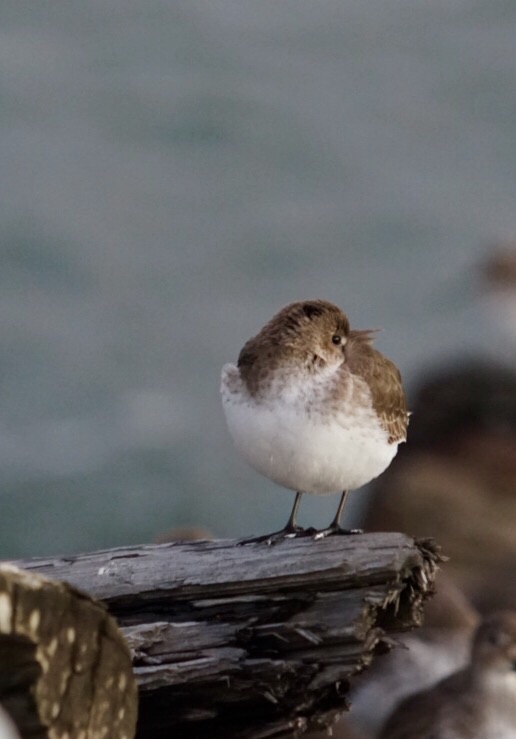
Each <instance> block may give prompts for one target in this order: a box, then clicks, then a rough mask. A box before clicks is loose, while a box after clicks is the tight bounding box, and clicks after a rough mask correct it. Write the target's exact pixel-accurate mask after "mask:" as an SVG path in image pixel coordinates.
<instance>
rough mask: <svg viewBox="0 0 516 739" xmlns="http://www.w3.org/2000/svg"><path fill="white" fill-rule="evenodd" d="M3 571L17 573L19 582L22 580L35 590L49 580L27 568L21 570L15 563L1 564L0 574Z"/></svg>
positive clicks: (11, 573)
mask: <svg viewBox="0 0 516 739" xmlns="http://www.w3.org/2000/svg"><path fill="white" fill-rule="evenodd" d="M2 572H5V573H7V574H10V575H15V576H16V579H17V580H18V582H21V583H22V584H23V585H25V586H27V587H29V588H32V589H33V590H39V589H40V588H42V587H43V585H44V584H48V580H45V578H43V577H39V576H38V575H33V574H32V573H31V572H27V571H26V570H20V568H19V567H16V566H15V565H11V564H3V565H0V574H2Z"/></svg>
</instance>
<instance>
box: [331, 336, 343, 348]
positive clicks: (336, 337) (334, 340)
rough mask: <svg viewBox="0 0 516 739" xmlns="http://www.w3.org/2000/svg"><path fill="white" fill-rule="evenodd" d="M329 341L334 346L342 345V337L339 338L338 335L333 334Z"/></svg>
mask: <svg viewBox="0 0 516 739" xmlns="http://www.w3.org/2000/svg"><path fill="white" fill-rule="evenodd" d="M331 340H332V342H333V343H334V344H335V345H336V346H338V345H339V344H341V343H342V336H339V335H338V334H333V336H332V337H331Z"/></svg>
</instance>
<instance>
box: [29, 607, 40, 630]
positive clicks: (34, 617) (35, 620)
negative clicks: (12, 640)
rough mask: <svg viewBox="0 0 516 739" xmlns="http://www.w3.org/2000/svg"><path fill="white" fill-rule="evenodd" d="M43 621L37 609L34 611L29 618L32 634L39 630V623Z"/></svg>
mask: <svg viewBox="0 0 516 739" xmlns="http://www.w3.org/2000/svg"><path fill="white" fill-rule="evenodd" d="M40 621H41V612H40V611H38V610H37V609H36V610H34V611H32V613H31V614H30V618H29V627H30V630H31V631H32V632H36V631H37V630H38V626H39V622H40Z"/></svg>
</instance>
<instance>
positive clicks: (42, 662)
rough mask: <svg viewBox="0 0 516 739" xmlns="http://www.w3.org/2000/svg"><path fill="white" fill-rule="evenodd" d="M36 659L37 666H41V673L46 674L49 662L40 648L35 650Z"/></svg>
mask: <svg viewBox="0 0 516 739" xmlns="http://www.w3.org/2000/svg"><path fill="white" fill-rule="evenodd" d="M36 658H37V660H38V662H39V664H40V665H41V669H42V670H43V673H45V672H48V668H49V667H50V660H49V659H48V658H47V656H46V654H45V653H44V651H43V648H42V647H38V648H37V650H36Z"/></svg>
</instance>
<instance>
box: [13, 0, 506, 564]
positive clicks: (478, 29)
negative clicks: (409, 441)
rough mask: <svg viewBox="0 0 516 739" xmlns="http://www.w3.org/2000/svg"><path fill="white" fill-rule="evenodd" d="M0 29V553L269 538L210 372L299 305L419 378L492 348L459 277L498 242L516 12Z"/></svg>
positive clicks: (28, 10) (415, 2) (240, 4)
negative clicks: (196, 527)
mask: <svg viewBox="0 0 516 739" xmlns="http://www.w3.org/2000/svg"><path fill="white" fill-rule="evenodd" d="M0 17H1V24H0V100H1V106H0V156H1V162H2V165H1V168H0V556H4V557H11V556H12V557H14V556H29V555H33V554H48V553H58V552H59V553H62V552H73V551H81V550H87V549H93V548H96V547H107V546H115V545H121V544H129V543H135V542H142V541H150V540H152V538H153V537H154V536H155V535H156V534H157V533H158V532H160V531H164V530H166V529H168V528H171V527H173V526H178V525H182V524H187V523H198V524H201V525H203V526H205V527H208V528H209V529H211V530H212V531H213V532H214V534H215V535H217V536H234V535H241V534H247V533H251V532H264V531H268V530H271V529H272V528H278V527H279V526H280V525H281V524H282V523H283V522H284V519H285V518H286V516H287V514H288V510H289V508H290V505H291V502H292V496H291V494H290V493H288V492H284V491H282V490H280V489H278V488H277V487H275V486H274V485H273V484H272V483H269V482H268V481H267V480H264V479H262V478H260V477H259V476H258V475H257V474H256V473H254V472H253V471H252V470H251V469H249V468H247V467H246V466H245V465H244V463H243V462H241V461H240V460H239V459H238V458H237V456H236V454H235V453H234V451H233V448H232V444H231V441H230V439H229V436H228V434H227V432H226V429H225V426H224V421H223V416H222V411H221V408H220V402H219V396H218V385H219V374H220V368H221V366H222V364H223V363H225V362H226V361H234V360H235V359H236V356H237V354H238V351H239V349H240V347H241V345H242V344H243V342H244V341H245V340H246V339H247V338H248V337H249V336H250V335H252V334H253V333H255V332H256V331H257V330H258V328H259V327H260V326H261V325H262V324H263V323H264V322H265V321H266V320H267V319H268V318H269V317H270V316H271V315H272V313H273V312H274V311H276V310H277V309H279V308H280V307H281V306H283V305H284V304H285V303H287V302H289V301H291V300H296V299H301V298H311V297H322V298H326V299H329V300H332V301H334V302H336V303H338V304H339V305H340V306H342V307H343V308H344V309H345V310H346V312H347V313H348V315H349V317H350V319H351V322H352V324H353V325H354V326H355V327H359V328H365V327H382V328H383V329H384V331H383V332H382V333H381V334H380V336H379V339H378V346H379V348H380V349H382V350H383V351H385V352H386V353H387V354H388V355H389V356H391V357H392V358H393V359H395V360H396V362H397V363H398V365H399V366H400V368H401V369H402V372H403V374H404V376H405V377H406V378H407V383H408V386H409V387H413V386H414V382H415V381H416V380H417V378H419V377H421V375H422V374H423V373H424V372H425V371H426V370H427V369H428V368H429V367H432V366H435V365H436V364H438V363H439V362H440V361H442V360H444V359H445V358H447V357H453V356H457V355H458V354H460V355H464V354H470V355H475V356H478V355H479V354H480V355H484V354H490V355H492V356H493V355H495V356H497V355H502V354H503V353H504V352H507V345H506V343H504V341H503V339H501V338H500V337H499V336H498V334H497V333H496V331H495V330H494V328H493V327H492V326H491V325H490V324H489V322H488V321H486V320H485V317H484V313H483V311H482V307H481V301H480V299H479V290H478V286H477V285H476V283H475V271H474V265H475V263H476V262H477V260H478V259H479V258H481V257H482V255H483V254H484V253H485V251H486V249H487V247H488V246H489V245H490V244H491V243H493V242H496V241H497V240H498V239H502V238H505V237H507V236H513V235H514V234H515V233H516V198H515V196H516V145H515V133H516V41H515V39H516V4H515V3H514V2H509V0H479V1H477V2H472V1H471V0H446V1H445V0H432V2H430V0H411V1H410V2H407V0H382V1H381V2H380V1H379V0H377V1H376V2H374V1H373V0H346V1H343V0H340V1H339V2H337V1H335V0H332V1H326V0H321V1H320V2H317V3H314V2H312V1H308V0H295V1H294V0H261V1H260V2H258V1H257V0H209V2H208V1H207V0H204V1H201V0H178V1H175V2H173V1H170V0H169V1H168V2H164V0H147V1H146V2H145V3H136V2H131V0H125V1H124V2H122V1H121V0H102V1H100V0H80V1H79V0H67V2H59V1H58V2H54V3H50V2H46V1H45V0H43V2H38V3H25V2H20V0H5V1H4V2H3V3H2V10H1V11H0ZM358 495H359V494H358V493H357V496H358ZM336 504H337V499H336V498H334V497H330V498H325V499H323V500H321V499H311V500H309V501H306V502H305V503H303V513H302V521H303V522H305V523H313V524H317V525H322V524H323V523H324V522H326V521H327V520H329V518H330V517H331V516H332V514H333V511H334V508H335V506H336Z"/></svg>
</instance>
